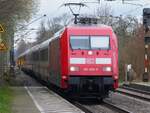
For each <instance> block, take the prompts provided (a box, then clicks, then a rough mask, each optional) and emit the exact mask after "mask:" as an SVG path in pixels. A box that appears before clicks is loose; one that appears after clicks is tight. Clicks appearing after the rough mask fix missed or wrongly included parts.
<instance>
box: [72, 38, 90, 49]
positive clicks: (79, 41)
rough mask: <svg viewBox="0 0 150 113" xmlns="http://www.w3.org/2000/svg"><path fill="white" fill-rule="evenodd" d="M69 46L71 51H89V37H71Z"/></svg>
mask: <svg viewBox="0 0 150 113" xmlns="http://www.w3.org/2000/svg"><path fill="white" fill-rule="evenodd" d="M70 46H71V48H72V49H89V48H90V43H89V36H71V37H70Z"/></svg>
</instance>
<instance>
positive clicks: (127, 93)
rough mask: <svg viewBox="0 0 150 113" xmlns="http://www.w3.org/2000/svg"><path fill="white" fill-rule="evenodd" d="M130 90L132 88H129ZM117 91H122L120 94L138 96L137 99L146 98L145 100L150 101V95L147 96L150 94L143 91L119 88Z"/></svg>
mask: <svg viewBox="0 0 150 113" xmlns="http://www.w3.org/2000/svg"><path fill="white" fill-rule="evenodd" d="M125 90H127V89H125ZM128 91H130V90H128ZM116 92H117V93H120V94H124V95H128V96H130V97H134V98H137V99H141V100H144V101H147V102H150V97H149V98H148V97H146V96H149V95H145V94H143V93H138V92H134V91H130V92H126V91H123V90H119V89H118V90H116ZM135 93H137V94H139V95H137V94H135Z"/></svg>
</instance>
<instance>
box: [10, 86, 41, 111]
mask: <svg viewBox="0 0 150 113" xmlns="http://www.w3.org/2000/svg"><path fill="white" fill-rule="evenodd" d="M11 88H12V90H13V92H14V98H13V102H12V113H40V111H39V110H38V108H37V107H36V106H35V104H34V102H33V101H32V99H31V97H30V96H29V95H28V93H27V91H26V89H25V88H24V87H11Z"/></svg>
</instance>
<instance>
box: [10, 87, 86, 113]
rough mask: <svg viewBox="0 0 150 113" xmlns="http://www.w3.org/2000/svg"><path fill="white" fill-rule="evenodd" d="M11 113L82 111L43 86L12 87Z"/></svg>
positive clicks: (80, 112) (73, 112)
mask: <svg viewBox="0 0 150 113" xmlns="http://www.w3.org/2000/svg"><path fill="white" fill-rule="evenodd" d="M12 89H13V91H14V94H15V95H14V101H13V103H12V111H13V113H84V112H83V111H82V110H80V109H79V108H77V107H76V106H74V105H72V104H71V103H70V102H68V101H67V100H65V99H63V98H62V97H60V96H59V95H57V94H56V93H54V92H53V91H51V90H49V89H48V88H46V87H43V86H37V87H35V86H34V87H12Z"/></svg>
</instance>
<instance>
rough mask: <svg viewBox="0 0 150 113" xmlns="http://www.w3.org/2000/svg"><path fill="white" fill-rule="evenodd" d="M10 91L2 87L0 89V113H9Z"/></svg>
mask: <svg viewBox="0 0 150 113" xmlns="http://www.w3.org/2000/svg"><path fill="white" fill-rule="evenodd" d="M11 101H12V90H11V89H10V88H9V87H7V86H3V87H0V113H11Z"/></svg>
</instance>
